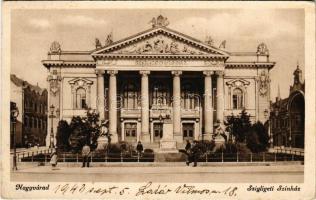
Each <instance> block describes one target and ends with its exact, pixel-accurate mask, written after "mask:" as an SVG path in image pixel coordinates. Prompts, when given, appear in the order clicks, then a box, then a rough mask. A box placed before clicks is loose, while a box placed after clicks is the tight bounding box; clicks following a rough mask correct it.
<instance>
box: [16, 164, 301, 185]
mask: <svg viewBox="0 0 316 200" xmlns="http://www.w3.org/2000/svg"><path fill="white" fill-rule="evenodd" d="M303 171H304V166H303V165H275V166H225V165H222V166H221V165H216V166H198V167H196V168H193V167H187V166H172V167H170V166H159V167H148V166H140V167H133V166H128V167H127V166H111V167H100V166H98V167H91V168H81V167H79V166H78V167H65V166H59V167H57V169H55V170H52V169H51V167H50V166H39V167H38V166H25V167H24V169H22V168H20V169H19V170H18V171H17V172H13V173H12V174H11V178H12V179H13V181H27V180H30V181H92V182H100V181H107V182H112V181H115V182H146V181H154V182H158V181H159V182H222V183H226V182H233V183H243V182H253V183H269V182H278V183H281V182H284V183H286V182H303V181H304V172H303Z"/></svg>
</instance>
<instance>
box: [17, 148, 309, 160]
mask: <svg viewBox="0 0 316 200" xmlns="http://www.w3.org/2000/svg"><path fill="white" fill-rule="evenodd" d="M51 151H52V150H43V151H37V152H32V153H27V154H26V153H22V154H18V155H17V160H18V161H20V162H43V163H46V162H49V161H50V153H51ZM89 160H90V162H92V163H93V162H122V163H123V162H154V161H155V154H154V153H152V152H150V153H142V154H138V153H136V152H129V153H97V152H91V153H90V156H89ZM185 160H186V156H185V155H184V154H183V156H182V159H178V160H177V161H175V162H182V161H185ZM82 161H83V157H82V156H81V154H80V153H69V152H62V153H58V162H77V163H78V162H82ZM198 161H199V162H278V161H304V155H301V154H298V155H296V154H294V153H293V154H288V153H284V152H282V153H280V152H275V153H265V152H264V153H250V154H239V153H207V154H204V155H202V156H200V157H199V159H198Z"/></svg>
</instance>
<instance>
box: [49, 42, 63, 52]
mask: <svg viewBox="0 0 316 200" xmlns="http://www.w3.org/2000/svg"><path fill="white" fill-rule="evenodd" d="M49 50H50V53H61V47H60V44H59V43H58V42H56V41H54V42H53V43H52V44H51V45H50V49H49Z"/></svg>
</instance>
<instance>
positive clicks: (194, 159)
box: [186, 140, 199, 167]
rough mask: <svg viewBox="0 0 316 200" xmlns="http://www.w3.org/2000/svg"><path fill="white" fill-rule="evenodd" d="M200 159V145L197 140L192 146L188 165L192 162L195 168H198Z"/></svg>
mask: <svg viewBox="0 0 316 200" xmlns="http://www.w3.org/2000/svg"><path fill="white" fill-rule="evenodd" d="M198 158H199V148H198V143H197V141H196V140H194V141H193V144H192V146H191V149H190V152H189V156H188V161H187V162H186V164H187V165H188V166H189V165H190V163H191V162H193V167H196V166H197V161H198Z"/></svg>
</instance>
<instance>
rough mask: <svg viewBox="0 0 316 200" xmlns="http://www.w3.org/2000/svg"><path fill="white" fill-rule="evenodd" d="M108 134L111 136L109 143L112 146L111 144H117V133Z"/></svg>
mask: <svg viewBox="0 0 316 200" xmlns="http://www.w3.org/2000/svg"><path fill="white" fill-rule="evenodd" d="M110 134H112V136H111V143H112V144H113V143H118V135H117V133H110Z"/></svg>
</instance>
